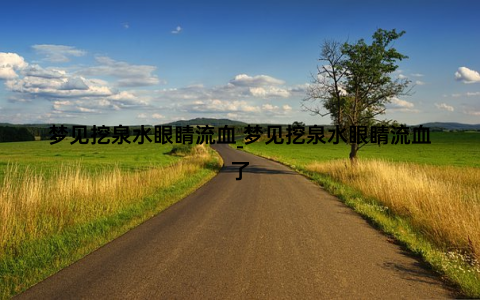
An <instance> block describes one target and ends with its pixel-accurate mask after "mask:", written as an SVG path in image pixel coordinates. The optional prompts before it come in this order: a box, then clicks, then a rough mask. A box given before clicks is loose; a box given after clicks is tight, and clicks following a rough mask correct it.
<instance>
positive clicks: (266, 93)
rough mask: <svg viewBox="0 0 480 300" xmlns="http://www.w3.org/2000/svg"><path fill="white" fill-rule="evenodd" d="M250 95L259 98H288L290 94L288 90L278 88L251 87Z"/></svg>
mask: <svg viewBox="0 0 480 300" xmlns="http://www.w3.org/2000/svg"><path fill="white" fill-rule="evenodd" d="M250 93H251V94H252V95H253V96H254V97H258V98H271V97H282V98H287V97H288V96H290V93H289V91H288V90H286V89H282V88H278V87H251V88H250Z"/></svg>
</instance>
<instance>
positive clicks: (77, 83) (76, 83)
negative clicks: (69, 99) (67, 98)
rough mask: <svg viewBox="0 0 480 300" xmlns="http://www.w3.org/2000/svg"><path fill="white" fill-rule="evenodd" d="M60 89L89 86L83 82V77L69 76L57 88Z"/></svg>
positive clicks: (84, 88)
mask: <svg viewBox="0 0 480 300" xmlns="http://www.w3.org/2000/svg"><path fill="white" fill-rule="evenodd" d="M59 89H60V90H67V91H69V90H83V91H85V90H88V89H89V87H88V85H87V84H86V83H85V81H84V79H83V78H81V77H70V78H68V79H67V81H66V82H65V83H63V84H62V86H61V87H60V88H59Z"/></svg>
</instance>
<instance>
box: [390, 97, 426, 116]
mask: <svg viewBox="0 0 480 300" xmlns="http://www.w3.org/2000/svg"><path fill="white" fill-rule="evenodd" d="M390 101H391V102H390V103H389V104H387V112H405V113H418V112H419V110H418V109H416V108H414V107H415V105H414V104H413V103H412V102H408V101H405V100H402V99H398V98H397V97H393V98H392V99H390Z"/></svg>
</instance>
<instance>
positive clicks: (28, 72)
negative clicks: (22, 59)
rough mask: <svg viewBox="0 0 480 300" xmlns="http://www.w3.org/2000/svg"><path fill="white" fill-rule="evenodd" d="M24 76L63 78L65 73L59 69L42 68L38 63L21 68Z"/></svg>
mask: <svg viewBox="0 0 480 300" xmlns="http://www.w3.org/2000/svg"><path fill="white" fill-rule="evenodd" d="M21 74H22V75H24V76H31V77H41V78H49V79H52V78H63V77H65V75H66V72H65V71H64V70H59V69H55V68H50V69H44V68H42V67H40V66H39V65H29V66H28V67H27V68H25V69H23V70H22V72H21Z"/></svg>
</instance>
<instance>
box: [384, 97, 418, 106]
mask: <svg viewBox="0 0 480 300" xmlns="http://www.w3.org/2000/svg"><path fill="white" fill-rule="evenodd" d="M390 101H391V103H392V104H393V106H394V107H398V108H413V107H414V104H413V103H412V102H408V101H405V100H401V99H398V98H397V97H394V98H392V99H390Z"/></svg>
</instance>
